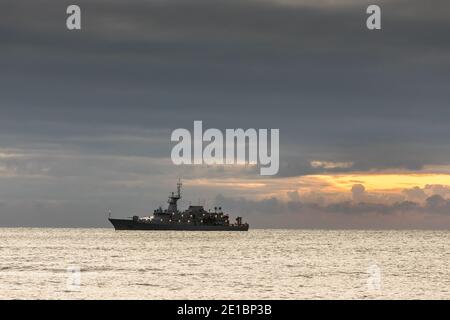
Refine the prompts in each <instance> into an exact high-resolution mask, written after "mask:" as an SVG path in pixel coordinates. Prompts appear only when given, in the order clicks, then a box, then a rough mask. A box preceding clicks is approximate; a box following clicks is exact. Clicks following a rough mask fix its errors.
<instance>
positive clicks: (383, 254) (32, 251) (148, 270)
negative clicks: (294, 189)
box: [0, 228, 450, 299]
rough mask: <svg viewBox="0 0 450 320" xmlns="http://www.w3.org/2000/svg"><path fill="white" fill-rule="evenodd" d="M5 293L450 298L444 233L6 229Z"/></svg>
mask: <svg viewBox="0 0 450 320" xmlns="http://www.w3.org/2000/svg"><path fill="white" fill-rule="evenodd" d="M0 257H1V259H0V298H1V299H29V298H33V299H34V298H41V299H80V298H81V299H110V298H113V299H115V298H120V299H203V298H204V299H313V298H320V299H323V298H326V299H340V298H344V299H355V298H364V299H380V298H393V299H399V298H407V299H412V298H414V299H424V298H437V299H449V298H450V233H449V232H442V231H439V232H438V231H436V232H433V231H307V230H251V231H249V232H241V233H240V232H236V233H232V232H230V233H228V232H209V233H208V232H205V233H201V232H130V231H121V232H118V231H117V232H116V231H113V230H111V229H26V228H23V229H20V228H17V229H9V228H0Z"/></svg>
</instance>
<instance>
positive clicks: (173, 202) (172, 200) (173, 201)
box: [167, 179, 183, 213]
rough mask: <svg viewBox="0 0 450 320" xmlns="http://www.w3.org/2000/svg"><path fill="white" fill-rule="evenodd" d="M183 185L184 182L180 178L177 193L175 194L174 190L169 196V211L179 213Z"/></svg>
mask: <svg viewBox="0 0 450 320" xmlns="http://www.w3.org/2000/svg"><path fill="white" fill-rule="evenodd" d="M182 185H183V184H182V183H181V180H180V179H178V183H177V193H176V194H175V193H174V192H172V193H171V194H170V196H169V200H167V202H168V203H169V208H168V209H167V212H168V213H177V212H178V208H177V201H178V200H180V199H181V186H182Z"/></svg>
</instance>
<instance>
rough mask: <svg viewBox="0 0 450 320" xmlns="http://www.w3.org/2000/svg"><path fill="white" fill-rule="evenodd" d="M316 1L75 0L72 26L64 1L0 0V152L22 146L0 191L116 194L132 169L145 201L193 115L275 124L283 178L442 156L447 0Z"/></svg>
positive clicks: (449, 130) (6, 163)
mask: <svg viewBox="0 0 450 320" xmlns="http://www.w3.org/2000/svg"><path fill="white" fill-rule="evenodd" d="M327 2H328V1H321V0H317V1H309V0H308V1H294V0H284V1H269V0H259V1H257V0H247V1H242V0H240V1H238V0H227V1H225V0H224V1H206V0H177V1H160V0H148V1H137V0H130V1H126V2H124V1H112V0H111V1H100V0H90V1H85V0H80V1H77V4H78V5H80V6H81V8H82V28H83V29H82V31H80V32H69V31H67V30H66V28H65V18H66V15H65V9H66V7H67V5H69V4H72V2H69V1H56V0H55V1H49V0H41V1H24V0H14V1H11V0H6V1H2V2H1V3H0V69H1V73H0V90H1V94H0V113H1V117H0V154H1V152H2V150H10V152H12V153H18V154H25V156H21V157H19V158H17V159H13V158H10V159H6V160H5V159H0V160H1V161H0V169H1V168H3V171H4V172H6V174H8V175H9V176H10V178H8V179H13V178H11V177H13V176H14V177H16V178H15V180H14V182H11V183H12V186H13V187H14V190H15V193H13V192H12V191H10V190H8V188H6V187H4V188H3V189H1V190H2V193H0V201H1V202H5V201H6V200H5V198H7V197H8V198H10V197H11V196H14V195H17V196H18V195H20V196H21V197H23V196H24V195H30V196H31V195H34V196H33V199H36V201H37V199H40V198H42V197H45V195H46V194H47V195H48V194H52V193H53V192H54V191H55V190H57V189H58V188H59V187H61V186H62V185H64V184H67V183H68V180H64V179H63V177H70V178H71V179H74V180H69V181H70V183H73V185H72V184H71V186H73V188H75V189H83V186H86V185H91V186H92V188H88V189H89V192H90V194H91V197H93V198H95V197H96V196H95V195H96V194H99V197H100V194H107V195H108V196H110V197H114V196H116V195H117V194H118V193H120V192H122V191H119V190H115V189H114V190H111V189H107V188H106V187H105V186H104V185H109V184H108V183H110V182H111V181H109V180H115V181H116V180H117V181H120V183H123V184H125V183H130V181H134V180H133V179H136V177H140V176H141V175H143V176H145V177H147V178H148V180H146V181H145V182H142V183H143V186H145V187H143V186H142V185H141V186H140V187H136V186H134V187H132V188H131V189H132V191H133V192H139V194H140V196H141V198H143V197H144V196H143V193H144V190H145V188H153V189H152V190H151V191H152V192H153V191H154V193H152V196H151V199H152V201H155V202H156V195H158V197H159V196H163V195H162V194H160V193H159V191H158V190H157V188H156V187H154V186H152V185H151V183H149V181H151V180H152V179H157V181H165V182H163V183H166V186H168V185H169V183H168V180H171V179H174V178H175V176H176V175H177V174H179V173H180V171H179V170H178V169H179V168H176V169H173V168H172V167H171V166H170V164H167V163H164V164H161V162H160V160H161V159H163V158H167V157H169V155H170V148H171V144H170V141H169V138H170V136H169V135H170V132H171V130H172V129H175V128H178V127H184V128H191V127H192V121H193V120H203V121H204V126H205V127H216V128H220V129H225V128H237V127H244V128H249V127H253V128H280V138H281V156H280V176H296V175H302V174H312V173H319V172H324V171H331V172H347V171H355V170H356V171H367V170H373V169H390V168H404V169H410V170H420V169H421V168H422V167H423V166H424V165H426V164H445V163H448V159H449V157H450V147H449V144H448V136H450V126H449V125H448V122H449V120H450V109H449V108H448V101H449V98H450V92H449V90H448V88H449V87H450V68H449V67H450V55H449V53H450V41H449V40H448V39H449V38H448V34H449V33H450V21H449V20H448V14H449V13H450V4H449V3H448V1H442V0H433V1H430V2H425V1H421V0H411V1H406V0H405V1H403V0H398V1H397V0H392V1H375V2H373V1H342V3H338V4H335V5H330V4H328V3H327ZM372 3H378V4H380V5H381V6H382V12H383V15H382V23H383V30H382V31H380V32H370V31H368V30H367V29H366V28H365V18H366V14H365V9H366V7H367V5H368V4H372ZM61 154H63V155H64V157H61ZM108 157H109V160H108ZM126 157H130V159H128V160H127V159H125V158H126ZM113 158H117V159H115V161H113V160H112V159H113ZM147 158H148V163H146V162H145V161H146V159H147ZM158 159H160V160H158ZM166 160H167V159H166ZM316 160H319V161H329V162H352V165H351V166H349V167H337V168H328V169H326V168H323V167H317V168H313V167H312V166H311V161H316ZM183 170H184V171H183ZM186 171H188V172H186ZM1 172H2V171H1V170H0V173H1ZM181 172H183V173H184V174H186V175H188V176H194V175H195V174H198V175H200V176H201V175H202V174H204V175H205V177H209V176H216V175H219V174H220V172H219V171H214V170H209V171H207V172H204V171H202V173H198V171H196V170H194V169H192V170H190V171H189V170H187V169H185V168H184V169H182V171H181ZM164 174H166V177H164ZM223 174H224V175H226V174H228V173H227V172H223ZM240 174H242V173H240ZM41 175H44V176H46V177H47V176H50V178H48V177H47V178H46V179H49V180H48V181H47V180H46V181H44V182H43V184H42V185H43V189H44V190H45V192H44V191H43V192H42V193H41V194H39V195H35V190H34V189H33V188H34V187H35V184H34V183H33V182H31V181H29V179H37V177H38V176H41ZM31 177H33V178H31ZM21 179H22V180H21ZM27 179H28V180H27ZM55 179H56V181H55ZM58 179H61V180H58ZM102 182H105V183H104V184H102ZM97 183H98V184H97ZM36 185H38V184H37V183H36ZM94 186H95V188H94ZM136 188H137V189H136ZM139 188H141V189H139ZM96 190H100V191H96ZM127 190H130V189H127ZM145 192H148V189H147V190H146V191H145ZM165 192H166V190H165ZM130 193H131V191H130ZM53 194H58V195H59V196H60V197H63V198H64V201H66V202H67V203H71V201H73V200H72V199H71V197H72V198H74V197H76V196H74V192H71V193H70V195H71V196H69V195H67V194H64V195H63V194H62V193H58V192H54V193H53ZM82 194H83V197H84V198H86V197H88V196H87V194H85V193H82ZM80 197H81V196H80ZM83 197H81V198H83ZM105 197H106V196H105ZM137 197H139V196H137ZM102 199H103V198H102ZM105 199H108V197H106V198H105ZM133 199H134V198H133ZM77 200H78V198H77ZM105 201H106V200H105ZM122 203H125V202H123V201H122ZM134 203H136V202H134ZM139 203H140V202H139ZM129 207H132V208H133V210H134V209H135V210H143V208H144V206H143V205H141V204H139V205H136V206H134V205H133V204H131V203H129ZM27 208H28V209H29V208H30V205H29V206H28V207H27ZM10 209H11V208H10ZM28 209H27V210H28ZM0 210H2V209H0ZM13 211H14V210H13V209H11V210H10V211H9V212H13ZM16 211H17V212H20V208H19V209H17V210H16ZM23 211H26V210H25V209H24V210H23ZM49 211H52V210H51V209H49ZM56 211H58V210H56V209H55V212H56ZM81 211H83V210H81ZM85 211H86V212H88V211H92V210H87V209H86V210H85ZM83 212H84V211H83ZM86 212H85V213H82V214H83V215H84V216H85V217H86V219H89V216H88V214H87V213H86Z"/></svg>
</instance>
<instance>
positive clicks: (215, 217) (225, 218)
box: [109, 181, 249, 231]
mask: <svg viewBox="0 0 450 320" xmlns="http://www.w3.org/2000/svg"><path fill="white" fill-rule="evenodd" d="M181 187H182V184H181V181H179V182H178V183H177V191H176V192H171V194H170V195H169V199H168V201H167V202H168V204H169V206H168V208H167V209H162V207H159V208H158V209H156V210H154V212H153V216H151V217H139V216H133V217H132V218H131V219H129V218H128V219H114V218H111V217H110V218H109V221H110V222H111V223H112V224H113V226H114V228H115V229H116V230H191V231H214V230H216V231H247V230H248V228H249V225H248V223H242V217H237V218H236V222H235V223H230V220H229V215H228V214H225V213H224V212H223V211H222V208H221V207H214V210H205V209H204V207H203V206H192V205H190V206H189V207H188V209H187V210H185V211H179V210H178V206H177V203H178V200H180V199H181Z"/></svg>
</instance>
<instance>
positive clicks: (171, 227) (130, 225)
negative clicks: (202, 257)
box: [108, 218, 248, 231]
mask: <svg viewBox="0 0 450 320" xmlns="http://www.w3.org/2000/svg"><path fill="white" fill-rule="evenodd" d="M108 220H109V221H110V222H111V223H112V225H113V226H114V229H116V230H161V231H163V230H164V231H248V224H241V225H236V224H234V225H233V224H232V225H207V224H187V223H167V224H162V223H151V222H142V221H135V220H131V219H112V218H109V219H108Z"/></svg>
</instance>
